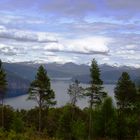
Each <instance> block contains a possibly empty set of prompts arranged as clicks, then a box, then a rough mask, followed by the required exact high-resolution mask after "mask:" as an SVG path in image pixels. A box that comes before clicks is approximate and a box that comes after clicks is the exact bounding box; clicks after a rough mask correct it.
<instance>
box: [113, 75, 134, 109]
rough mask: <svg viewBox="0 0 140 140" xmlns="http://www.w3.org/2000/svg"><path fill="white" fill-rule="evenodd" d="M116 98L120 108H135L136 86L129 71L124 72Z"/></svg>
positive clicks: (116, 89) (116, 90) (118, 84)
mask: <svg viewBox="0 0 140 140" xmlns="http://www.w3.org/2000/svg"><path fill="white" fill-rule="evenodd" d="M115 98H116V100H117V106H118V108H119V109H120V110H124V109H128V108H130V109H133V108H134V106H135V104H134V102H135V101H136V87H135V84H134V83H133V82H132V81H131V79H130V76H129V74H128V73H127V72H123V73H122V75H121V77H120V78H119V80H118V83H117V86H116V88H115Z"/></svg>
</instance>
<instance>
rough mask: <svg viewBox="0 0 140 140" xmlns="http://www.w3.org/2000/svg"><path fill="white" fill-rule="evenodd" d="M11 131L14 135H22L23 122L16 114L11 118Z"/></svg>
mask: <svg viewBox="0 0 140 140" xmlns="http://www.w3.org/2000/svg"><path fill="white" fill-rule="evenodd" d="M11 129H12V130H14V131H15V132H16V133H22V132H23V131H24V122H23V120H22V118H21V117H20V116H18V115H17V114H16V115H15V116H14V118H13V121H12V124H11Z"/></svg>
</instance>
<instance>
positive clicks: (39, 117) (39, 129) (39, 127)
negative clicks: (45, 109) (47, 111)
mask: <svg viewBox="0 0 140 140" xmlns="http://www.w3.org/2000/svg"><path fill="white" fill-rule="evenodd" d="M41 111H42V106H41V102H40V104H39V112H38V113H39V114H38V115H39V116H38V131H39V133H40V132H41V126H42V120H41V117H42V116H41V114H42V112H41Z"/></svg>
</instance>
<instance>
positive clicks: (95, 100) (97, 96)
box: [85, 59, 106, 140]
mask: <svg viewBox="0 0 140 140" xmlns="http://www.w3.org/2000/svg"><path fill="white" fill-rule="evenodd" d="M100 75H101V74H100V69H99V67H98V64H97V61H96V60H95V59H93V60H92V63H91V67H90V76H91V81H90V87H89V88H87V92H86V94H85V95H86V96H88V97H89V103H90V116H89V117H90V118H89V140H91V139H92V134H93V133H92V109H93V107H96V105H99V104H101V102H102V99H103V97H105V96H106V93H105V92H104V91H103V86H102V85H103V81H102V80H101V78H100Z"/></svg>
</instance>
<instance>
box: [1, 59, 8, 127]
mask: <svg viewBox="0 0 140 140" xmlns="http://www.w3.org/2000/svg"><path fill="white" fill-rule="evenodd" d="M6 89H7V81H6V73H5V71H4V69H3V68H2V62H1V60H0V99H1V105H2V116H1V117H2V120H1V125H2V127H4V110H3V109H4V107H3V105H4V97H5V94H6Z"/></svg>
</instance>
